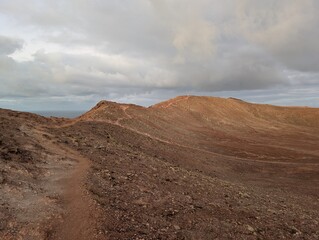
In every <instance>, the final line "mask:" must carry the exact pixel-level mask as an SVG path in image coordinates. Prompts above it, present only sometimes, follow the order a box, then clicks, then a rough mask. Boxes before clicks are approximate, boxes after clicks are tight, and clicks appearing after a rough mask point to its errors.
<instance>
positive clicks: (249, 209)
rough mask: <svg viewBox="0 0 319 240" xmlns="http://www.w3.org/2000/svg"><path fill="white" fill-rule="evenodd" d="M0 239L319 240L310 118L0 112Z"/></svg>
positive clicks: (216, 106)
mask: <svg viewBox="0 0 319 240" xmlns="http://www.w3.org/2000/svg"><path fill="white" fill-rule="evenodd" d="M0 239H4V240H7V239H30V240H31V239H32V240H37V239H61V240H64V239H66V240H67V239H74V240H75V239H79V240H80V239H92V240H94V239H110V240H113V239H114V240H115V239H145V240H146V239H194V240H200V239H319V109H318V108H308V107H277V106H271V105H259V104H251V103H247V102H244V101H241V100H239V99H233V98H229V99H224V98H212V97H194V96H181V97H177V98H174V99H171V100H168V101H165V102H162V103H159V104H156V105H154V106H151V107H148V108H145V107H141V106H136V105H131V104H118V103H114V102H108V101H101V102H100V103H98V104H97V105H96V106H95V107H94V108H93V109H91V110H90V111H89V112H87V113H85V114H84V115H82V116H80V117H78V118H75V119H64V118H45V117H41V116H38V115H35V114H30V113H23V112H15V111H11V110H4V109H2V110H1V109H0Z"/></svg>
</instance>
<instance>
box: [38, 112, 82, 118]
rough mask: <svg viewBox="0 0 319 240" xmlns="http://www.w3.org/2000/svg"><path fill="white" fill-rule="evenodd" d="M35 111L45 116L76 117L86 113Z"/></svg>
mask: <svg viewBox="0 0 319 240" xmlns="http://www.w3.org/2000/svg"><path fill="white" fill-rule="evenodd" d="M33 113H35V114H38V115H41V116H44V117H65V118H75V117H78V116H80V115H82V114H83V113H85V111H34V112H33Z"/></svg>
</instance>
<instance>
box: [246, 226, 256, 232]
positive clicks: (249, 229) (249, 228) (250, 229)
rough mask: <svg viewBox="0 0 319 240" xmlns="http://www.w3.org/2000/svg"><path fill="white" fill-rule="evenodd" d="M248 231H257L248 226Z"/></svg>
mask: <svg viewBox="0 0 319 240" xmlns="http://www.w3.org/2000/svg"><path fill="white" fill-rule="evenodd" d="M247 229H248V231H249V232H255V229H254V228H253V227H252V226H250V225H247Z"/></svg>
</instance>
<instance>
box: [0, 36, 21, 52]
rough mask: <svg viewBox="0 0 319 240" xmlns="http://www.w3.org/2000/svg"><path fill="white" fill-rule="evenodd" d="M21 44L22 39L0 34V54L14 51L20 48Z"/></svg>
mask: <svg viewBox="0 0 319 240" xmlns="http://www.w3.org/2000/svg"><path fill="white" fill-rule="evenodd" d="M22 46H23V41H22V40H20V39H15V38H10V37H7V36H1V35H0V55H9V54H11V53H14V52H15V51H16V50H19V49H21V48H22Z"/></svg>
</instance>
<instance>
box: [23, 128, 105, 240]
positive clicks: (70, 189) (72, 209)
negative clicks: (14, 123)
mask: <svg viewBox="0 0 319 240" xmlns="http://www.w3.org/2000/svg"><path fill="white" fill-rule="evenodd" d="M28 133H29V134H31V135H32V136H33V137H34V138H36V139H37V140H38V141H39V142H41V144H42V146H43V147H45V149H46V150H49V151H50V152H52V153H55V154H56V155H57V156H60V158H62V159H67V160H68V161H70V162H72V163H73V164H72V167H71V168H70V169H65V170H64V174H63V176H61V179H60V181H59V182H60V183H59V185H60V188H62V196H61V199H62V206H61V207H62V208H63V211H64V215H63V217H62V219H60V221H59V222H57V223H56V228H55V229H54V232H53V233H52V235H51V237H50V238H49V239H52V240H87V239H99V238H98V234H97V230H96V226H97V219H98V216H99V214H98V210H97V207H96V204H95V202H94V201H93V199H92V198H91V197H90V195H89V193H88V191H87V189H86V186H85V185H86V178H87V174H88V170H89V168H90V165H91V162H90V160H89V159H87V158H85V157H83V156H82V155H81V154H80V153H78V152H77V151H75V150H73V149H71V148H69V147H67V146H66V145H64V144H60V143H56V142H55V141H53V140H49V139H46V138H44V137H43V136H44V135H48V133H47V132H46V131H45V129H43V128H35V129H32V130H29V131H28ZM49 135H50V134H49Z"/></svg>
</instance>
